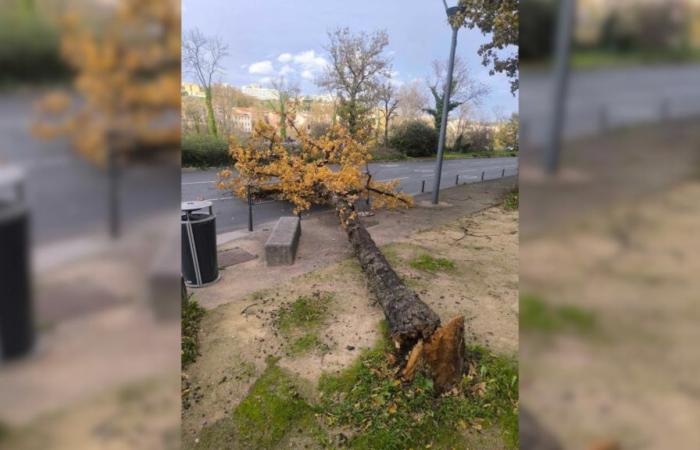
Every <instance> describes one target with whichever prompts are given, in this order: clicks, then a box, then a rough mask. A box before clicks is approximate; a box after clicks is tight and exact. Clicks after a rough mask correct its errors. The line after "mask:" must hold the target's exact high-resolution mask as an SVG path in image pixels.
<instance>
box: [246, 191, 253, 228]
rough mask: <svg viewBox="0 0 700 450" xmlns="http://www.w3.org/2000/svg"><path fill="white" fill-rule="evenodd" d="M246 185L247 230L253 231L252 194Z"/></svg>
mask: <svg viewBox="0 0 700 450" xmlns="http://www.w3.org/2000/svg"><path fill="white" fill-rule="evenodd" d="M247 187H248V231H253V195H252V194H251V192H250V185H248V186H247Z"/></svg>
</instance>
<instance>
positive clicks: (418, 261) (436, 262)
mask: <svg viewBox="0 0 700 450" xmlns="http://www.w3.org/2000/svg"><path fill="white" fill-rule="evenodd" d="M408 264H409V265H410V266H411V267H413V268H414V269H418V270H424V271H426V272H433V273H434V272H438V271H449V270H453V269H454V268H455V263H454V262H452V261H450V260H449V259H447V258H434V257H433V256H431V255H428V254H427V253H424V254H422V255H419V256H416V257H415V258H413V259H411V260H410V261H409V263H408Z"/></svg>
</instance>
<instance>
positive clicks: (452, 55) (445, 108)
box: [432, 0, 462, 205]
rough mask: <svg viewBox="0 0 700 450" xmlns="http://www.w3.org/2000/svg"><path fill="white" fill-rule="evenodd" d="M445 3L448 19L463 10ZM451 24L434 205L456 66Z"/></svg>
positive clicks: (453, 25) (457, 29)
mask: <svg viewBox="0 0 700 450" xmlns="http://www.w3.org/2000/svg"><path fill="white" fill-rule="evenodd" d="M443 3H444V4H445V9H446V11H447V18H448V20H449V19H451V18H452V17H453V16H454V15H456V14H457V13H458V12H460V11H461V10H462V8H461V7H459V6H453V7H451V8H448V7H447V3H445V1H444V0H443ZM450 25H451V26H452V47H451V48H450V62H449V64H448V67H447V82H446V83H445V93H444V99H443V106H442V118H441V122H440V138H439V140H438V148H437V162H436V163H435V177H434V183H433V199H432V203H433V205H437V204H438V203H439V202H440V177H441V176H442V158H443V152H444V150H445V135H446V134H447V116H448V115H449V108H450V94H451V93H452V72H453V71H454V67H455V52H456V51H457V32H458V31H459V25H456V24H453V23H452V21H451V20H450Z"/></svg>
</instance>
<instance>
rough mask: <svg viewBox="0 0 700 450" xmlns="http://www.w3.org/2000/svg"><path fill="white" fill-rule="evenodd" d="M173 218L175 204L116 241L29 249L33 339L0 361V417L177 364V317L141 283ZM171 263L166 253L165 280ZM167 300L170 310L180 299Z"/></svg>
mask: <svg viewBox="0 0 700 450" xmlns="http://www.w3.org/2000/svg"><path fill="white" fill-rule="evenodd" d="M177 217H178V216H177V211H175V214H163V215H160V214H159V215H156V216H154V217H151V218H150V219H149V220H147V221H143V222H141V223H140V224H139V226H138V227H132V228H131V229H130V230H129V232H128V233H127V234H125V236H124V238H122V239H120V240H118V241H110V240H108V239H105V238H100V237H99V236H94V237H91V236H87V237H85V238H84V239H82V240H79V241H74V242H69V243H64V244H61V245H56V246H52V247H51V248H49V247H42V248H40V249H39V250H38V251H37V252H36V253H35V254H34V256H35V261H34V263H35V264H34V269H35V270H34V279H33V290H34V296H33V297H34V299H33V300H34V302H33V303H34V311H35V323H36V325H37V333H38V342H37V345H36V347H35V349H34V351H33V353H32V354H31V355H29V356H28V357H27V358H24V359H22V360H20V361H16V362H11V363H3V364H0V399H2V401H0V422H1V423H4V424H8V425H11V426H26V425H30V424H33V423H36V421H37V420H39V419H40V418H42V417H46V415H47V414H62V413H70V411H71V410H72V408H73V407H74V406H75V405H77V404H80V403H82V402H85V401H89V399H91V398H94V397H95V396H99V395H102V394H103V393H105V392H110V391H113V390H114V389H120V388H121V387H123V386H125V385H131V384H133V383H141V382H143V380H145V379H150V378H153V377H162V376H165V375H167V374H175V375H176V374H177V373H178V372H179V369H180V351H179V349H180V324H179V321H178V320H163V318H162V317H158V316H157V315H156V314H155V313H154V307H153V303H152V299H153V297H152V295H151V293H150V291H149V288H148V287H149V274H150V270H151V268H152V267H153V265H154V261H155V260H156V258H157V256H158V255H159V254H160V253H161V252H162V250H163V249H164V248H169V247H172V246H173V245H179V235H177V234H175V233H178V232H179V229H178V225H177V224H178V222H177ZM173 236H175V237H178V239H175V241H174V242H175V244H173V239H172V238H173ZM60 249H64V250H65V251H66V253H63V254H62V253H61V252H60V251H59V250H60ZM179 265H180V263H179V260H173V261H172V269H173V273H174V274H175V275H176V276H175V277H174V278H173V280H174V281H173V283H174V284H175V283H176V281H177V273H178V271H179ZM174 291H176V292H179V288H178V289H175V290H174ZM156 298H159V297H158V296H156ZM172 301H173V302H174V303H175V306H176V308H174V309H177V310H178V311H179V304H180V300H179V298H177V297H176V298H173V299H172ZM173 319H175V318H174V317H173ZM173 394H175V395H176V394H177V392H176V391H175V390H174V391H173Z"/></svg>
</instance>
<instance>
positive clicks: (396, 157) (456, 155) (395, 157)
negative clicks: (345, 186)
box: [372, 150, 518, 161]
mask: <svg viewBox="0 0 700 450" xmlns="http://www.w3.org/2000/svg"><path fill="white" fill-rule="evenodd" d="M510 156H518V152H507V151H501V150H492V151H481V152H468V153H460V152H445V153H443V159H471V158H505V157H510ZM435 158H436V155H432V156H419V157H413V156H406V155H404V154H402V153H383V152H377V153H373V154H372V161H425V160H430V159H435Z"/></svg>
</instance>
